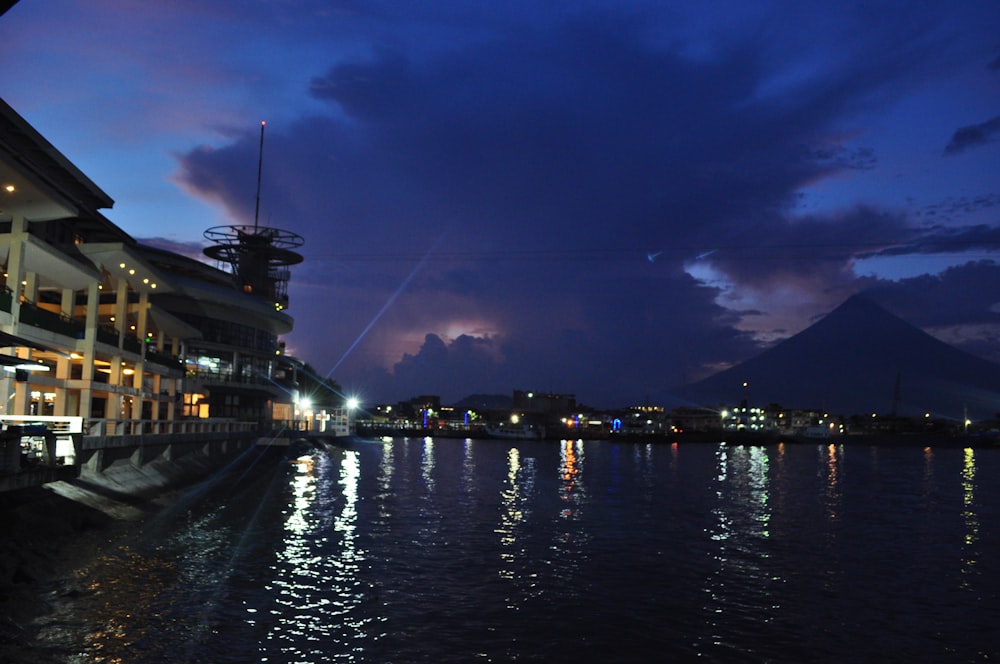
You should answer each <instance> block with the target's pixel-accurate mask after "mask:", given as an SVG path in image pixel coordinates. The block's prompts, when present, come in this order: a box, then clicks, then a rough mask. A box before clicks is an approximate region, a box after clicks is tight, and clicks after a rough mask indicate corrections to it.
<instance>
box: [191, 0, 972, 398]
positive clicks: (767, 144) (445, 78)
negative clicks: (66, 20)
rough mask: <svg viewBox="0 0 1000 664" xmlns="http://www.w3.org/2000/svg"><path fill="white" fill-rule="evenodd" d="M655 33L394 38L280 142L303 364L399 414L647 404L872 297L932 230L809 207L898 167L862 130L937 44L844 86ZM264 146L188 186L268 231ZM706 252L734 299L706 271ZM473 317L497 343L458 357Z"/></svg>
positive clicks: (249, 138)
mask: <svg viewBox="0 0 1000 664" xmlns="http://www.w3.org/2000/svg"><path fill="white" fill-rule="evenodd" d="M916 24H917V25H923V23H922V22H916ZM652 32H655V31H652V30H650V28H649V26H648V25H644V24H642V23H641V22H639V21H637V20H635V19H634V17H628V16H626V17H614V16H611V15H609V14H606V13H601V14H590V13H587V12H585V11H581V12H579V13H576V14H574V15H573V16H571V17H570V18H568V19H566V18H564V19H562V20H560V21H550V22H545V23H543V24H542V25H528V24H523V23H517V22H513V21H512V22H510V23H509V24H506V25H504V26H503V27H502V29H501V28H498V27H496V26H492V29H483V30H481V31H473V34H474V35H475V36H474V37H466V38H465V39H461V40H458V41H456V42H454V43H452V42H448V43H447V45H443V44H442V43H435V44H434V45H433V48H429V49H427V50H419V49H416V48H414V47H413V46H412V44H411V43H410V42H406V41H400V40H391V39H387V40H382V41H380V42H379V43H380V44H381V45H380V46H379V47H378V48H371V49H370V50H368V51H367V52H365V53H364V54H362V55H351V56H350V57H341V58H338V59H337V60H336V61H334V62H332V63H331V65H330V66H329V67H327V68H326V70H325V71H322V72H320V73H319V74H317V75H315V76H313V77H312V78H311V81H310V83H309V86H308V93H309V94H310V95H311V96H312V98H313V99H314V100H315V101H316V102H318V103H319V104H320V105H321V106H322V108H323V112H322V113H315V114H313V115H310V116H306V117H301V118H300V119H298V120H297V121H294V122H292V123H289V124H286V125H283V126H278V127H272V126H271V125H269V127H268V132H269V133H268V138H267V145H266V148H265V166H264V186H263V197H262V219H263V220H265V222H266V223H269V224H273V225H275V226H278V227H290V228H292V229H294V230H295V232H297V233H300V234H301V235H303V236H304V237H305V238H306V245H305V246H304V247H303V253H304V254H305V256H306V262H305V263H304V264H303V265H302V266H297V267H296V268H295V276H294V278H293V281H292V285H291V289H292V296H293V297H292V313H293V315H295V317H296V322H297V329H296V331H295V332H294V333H293V334H292V335H291V339H292V340H293V341H294V342H295V347H296V348H301V349H304V350H303V352H308V353H309V358H308V359H309V360H310V361H311V362H312V364H313V365H314V366H317V368H320V369H322V368H326V367H332V366H334V365H337V367H338V368H337V375H336V376H335V377H336V378H337V379H338V380H341V381H342V382H343V383H345V386H346V385H350V384H351V382H352V379H353V380H354V381H355V382H357V383H358V384H359V385H360V386H362V387H366V388H367V389H372V390H378V392H379V393H380V394H384V395H385V396H386V398H387V399H388V398H390V395H391V399H401V398H406V397H407V396H412V395H410V394H406V392H407V391H414V392H422V393H423V392H436V393H440V394H442V395H450V396H451V398H453V399H454V398H460V397H461V396H464V393H463V392H469V391H474V392H483V391H490V390H493V389H499V388H500V387H502V386H506V390H509V389H512V388H513V387H515V386H522V387H525V388H530V389H546V390H547V389H552V390H555V391H569V392H576V393H578V396H579V397H580V398H581V399H583V400H585V401H589V402H596V403H598V404H608V403H612V402H615V403H616V402H619V401H625V400H626V399H641V398H642V396H643V395H644V394H646V393H651V394H654V395H655V393H656V392H657V390H662V389H663V386H665V385H676V384H678V383H680V382H684V379H687V380H692V379H694V378H696V377H699V376H700V375H701V373H702V372H703V371H705V368H706V367H710V366H720V365H723V364H725V363H727V362H732V361H734V360H738V359H742V358H745V357H748V356H749V355H750V354H752V353H754V352H756V350H758V349H759V348H760V343H761V342H762V341H763V342H766V341H768V340H769V339H770V338H774V337H776V336H778V335H781V334H786V333H788V332H790V331H797V327H798V328H800V327H801V325H802V324H803V323H802V321H807V320H808V319H809V317H810V316H813V315H816V314H818V313H822V312H825V311H828V310H830V309H831V308H833V306H835V305H836V304H838V303H839V301H840V300H842V299H844V298H846V297H847V296H848V295H850V294H851V293H852V292H855V291H856V290H858V289H859V288H862V287H864V286H866V285H868V284H869V283H870V281H871V280H870V279H859V278H858V277H856V276H855V275H854V274H853V273H852V271H851V261H852V260H853V259H854V257H855V256H858V255H866V254H873V253H876V252H880V251H889V250H891V249H892V248H893V247H897V246H909V247H911V248H912V247H914V246H916V244H915V243H917V242H919V241H920V240H921V238H922V237H924V236H925V235H927V233H925V232H922V231H921V230H920V229H918V228H914V227H913V226H912V225H911V222H910V220H908V219H907V218H905V217H904V216H902V215H901V214H900V213H898V212H892V211H888V210H884V209H881V208H879V207H876V206H873V205H854V206H850V207H848V208H846V209H842V210H839V211H837V212H834V213H829V214H824V215H811V216H801V215H798V214H797V213H796V210H795V204H796V201H797V200H798V195H799V193H800V192H801V191H802V189H803V188H805V187H809V186H814V185H816V184H817V183H821V182H823V181H825V180H828V179H832V178H836V177H844V176H845V175H847V174H850V173H855V172H859V171H872V170H875V169H877V168H878V166H879V164H880V157H879V154H878V152H877V150H876V149H875V148H873V147H870V146H867V145H865V144H864V142H863V141H860V142H859V140H858V138H857V137H858V135H859V132H858V131H857V126H856V125H857V124H858V122H859V117H861V116H862V115H863V113H864V112H867V111H869V110H870V109H871V108H873V107H875V108H877V107H879V105H880V104H887V103H889V102H891V100H892V98H893V97H892V95H891V94H890V93H888V92H887V90H889V89H891V90H897V89H900V88H902V89H905V88H907V87H908V86H910V85H914V84H915V83H914V81H915V80H916V78H917V76H916V75H915V74H914V73H913V72H914V71H919V67H915V65H916V64H919V63H921V62H924V61H932V60H933V58H934V57H935V53H936V50H935V47H936V45H937V42H936V41H934V40H932V39H928V38H922V36H921V35H915V34H914V33H913V31H912V30H910V31H903V32H902V33H899V34H893V35H886V34H884V33H877V34H876V33H875V32H872V33H865V34H863V35H859V38H858V40H857V41H856V42H853V46H852V51H851V57H844V59H843V60H842V61H838V62H836V66H828V67H816V68H807V69H804V70H802V71H799V72H797V73H796V75H795V76H779V73H778V72H776V70H775V63H776V62H787V61H782V60H781V59H779V58H778V57H777V53H778V51H779V50H780V48H779V46H787V44H778V43H776V42H774V40H773V39H772V37H773V35H771V34H767V33H761V34H756V35H755V34H746V33H744V34H742V35H741V36H739V37H736V38H728V39H717V40H715V41H714V42H713V43H712V44H711V48H710V49H708V50H705V49H695V52H696V53H697V55H692V47H691V44H690V43H686V44H682V43H680V42H676V41H672V40H670V39H659V40H655V39H652V38H651V37H650V35H651V33H652ZM797 47H798V48H799V49H807V48H808V46H807V45H805V44H798V45H797ZM776 78H781V86H780V87H781V90H782V94H780V95H778V94H775V93H774V90H775V87H774V85H775V80H776ZM256 151H257V136H256V135H255V132H253V131H249V130H248V131H247V132H246V133H245V135H243V136H242V137H240V138H239V139H238V140H235V141H234V142H233V143H232V144H231V145H227V146H221V147H211V148H209V147H201V148H198V149H194V150H191V151H189V152H187V153H185V154H184V155H182V157H181V159H180V163H181V173H180V176H179V177H180V179H181V181H182V182H183V183H184V185H185V186H186V187H187V188H188V189H189V190H190V191H192V192H194V193H195V194H196V195H198V196H201V197H203V198H205V199H206V200H212V201H218V202H220V203H221V204H222V205H224V206H225V207H226V208H227V209H228V210H229V212H230V214H231V215H232V216H233V217H234V219H238V220H243V221H246V220H248V219H252V209H253V202H254V196H253V186H254V184H255V175H256V173H255V167H256V163H257V162H256ZM922 233H923V235H922ZM924 239H925V240H927V241H928V242H929V241H930V239H931V238H930V236H929V235H927V237H925V238H924ZM944 239H945V238H944V236H941V237H939V238H937V240H938V241H942V240H944ZM969 239H971V235H970V236H969ZM651 253H654V254H657V259H656V261H653V262H650V261H649V260H648V259H647V256H648V255H650V254H651ZM699 255H700V256H701V257H702V258H701V261H700V263H702V264H703V265H705V266H706V267H709V268H711V269H712V270H713V271H714V275H716V277H717V281H714V282H710V281H706V280H701V281H699V279H698V278H695V276H692V275H693V274H694V275H696V276H697V272H696V271H692V270H691V268H690V264H689V262H690V261H691V259H692V257H694V256H699ZM685 266H687V267H688V271H687V272H686V271H685ZM299 302H306V303H308V304H307V305H306V306H305V307H304V308H299V307H300V306H301V305H299V304H297V303H299ZM387 302H392V305H391V306H390V307H388V308H386V309H385V310H384V312H383V311H382V308H383V306H384V304H385V303H387ZM751 310H756V311H760V312H762V313H761V314H760V315H750V314H749V312H750V311H751ZM380 312H381V313H380ZM793 313H794V320H793V315H792V314H793ZM376 318H377V320H375V319H376ZM373 320H375V323H374V324H372V322H373ZM451 321H484V325H485V327H488V328H489V329H491V330H494V331H495V333H494V334H491V335H490V336H488V337H486V336H484V337H475V336H469V335H466V336H462V335H460V336H459V337H457V338H455V339H453V340H449V339H450V337H449V336H448V335H447V334H446V331H445V328H447V326H448V325H449V324H450V322H451ZM796 321H798V322H796ZM317 330H319V332H317ZM364 330H369V331H368V332H364ZM318 336H321V337H322V342H319V341H318V340H317V338H316V337H318ZM305 349H308V351H306V350H305ZM348 349H350V350H349V351H348ZM345 352H346V355H345ZM342 356H343V357H344V359H343V362H342V363H340V358H341V357H342ZM338 363H339V364H338ZM506 390H501V391H506Z"/></svg>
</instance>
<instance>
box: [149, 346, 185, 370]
mask: <svg viewBox="0 0 1000 664" xmlns="http://www.w3.org/2000/svg"><path fill="white" fill-rule="evenodd" d="M146 361H147V362H154V363H156V364H159V365H160V366H163V367H169V368H171V369H183V368H184V363H183V362H181V361H180V360H179V359H177V358H176V357H174V356H173V355H168V354H166V353H161V352H160V351H158V350H155V349H154V348H153V347H152V346H148V345H147V346H146Z"/></svg>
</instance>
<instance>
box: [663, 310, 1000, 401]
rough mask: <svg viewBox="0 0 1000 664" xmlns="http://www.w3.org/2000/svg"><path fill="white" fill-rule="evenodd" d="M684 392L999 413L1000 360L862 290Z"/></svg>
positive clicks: (712, 397)
mask: <svg viewBox="0 0 1000 664" xmlns="http://www.w3.org/2000/svg"><path fill="white" fill-rule="evenodd" d="M744 382H746V383H747V387H746V388H744V387H743V383H744ZM679 392H680V393H681V394H682V395H683V396H684V397H685V398H686V399H688V400H690V401H694V402H697V403H700V404H703V405H706V406H713V405H718V404H729V405H732V404H734V403H737V402H739V401H740V400H741V399H743V398H744V397H746V398H747V399H748V400H749V402H750V404H751V405H760V406H764V405H767V404H771V403H777V404H781V405H782V406H784V407H786V408H816V409H822V410H826V411H828V412H830V413H837V414H841V415H854V414H868V413H879V414H888V413H896V414H898V415H923V414H924V413H930V414H931V416H933V417H938V418H951V419H961V418H963V417H964V416H965V415H966V414H967V415H968V416H969V417H971V418H973V419H984V418H989V417H993V416H994V415H995V414H996V413H998V412H1000V365H998V364H995V363H993V362H989V361H987V360H984V359H982V358H979V357H976V356H974V355H971V354H969V353H966V352H964V351H961V350H959V349H957V348H955V347H953V346H950V345H948V344H946V343H944V342H943V341H940V340H938V339H935V338H934V337H932V336H931V335H929V334H927V333H926V332H924V331H923V330H921V329H919V328H917V327H915V326H913V325H911V324H910V323H907V322H906V321H904V320H902V319H901V318H899V317H898V316H895V315H893V314H891V313H889V312H888V311H886V310H885V309H883V308H882V307H880V306H878V305H877V304H875V303H874V302H872V301H871V300H869V299H867V298H865V297H863V296H859V295H855V296H853V297H851V298H850V299H848V300H847V301H846V302H844V303H843V304H841V305H840V306H839V307H837V308H836V309H834V310H833V311H832V312H830V313H829V314H827V315H826V316H825V317H823V318H822V319H821V320H819V321H818V322H816V323H815V324H814V325H812V326H811V327H808V328H806V329H805V330H803V331H802V332H800V333H798V334H796V335H795V336H792V337H790V338H788V339H786V340H784V341H782V342H781V343H779V344H777V345H775V346H773V347H772V348H770V349H768V350H767V351H765V352H763V353H761V354H760V355H758V356H756V357H754V358H752V359H750V360H748V361H746V362H743V363H742V364H739V365H737V366H734V367H731V368H729V369H726V370H725V371H721V372H719V373H717V374H714V375H712V376H709V377H708V378H705V379H704V380H701V381H699V382H697V383H693V384H691V385H688V386H685V387H683V388H681V389H680V390H679Z"/></svg>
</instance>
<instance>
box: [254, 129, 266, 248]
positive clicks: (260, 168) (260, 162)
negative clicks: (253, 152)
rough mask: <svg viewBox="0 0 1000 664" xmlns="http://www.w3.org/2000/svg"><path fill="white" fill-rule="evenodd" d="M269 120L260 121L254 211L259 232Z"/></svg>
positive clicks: (255, 226) (255, 230)
mask: <svg viewBox="0 0 1000 664" xmlns="http://www.w3.org/2000/svg"><path fill="white" fill-rule="evenodd" d="M266 124H267V122H266V121H264V120H261V121H260V150H259V151H258V153H257V206H256V207H255V208H254V211H253V230H254V233H256V232H257V220H258V219H259V218H260V176H261V172H262V171H263V170H264V125H266Z"/></svg>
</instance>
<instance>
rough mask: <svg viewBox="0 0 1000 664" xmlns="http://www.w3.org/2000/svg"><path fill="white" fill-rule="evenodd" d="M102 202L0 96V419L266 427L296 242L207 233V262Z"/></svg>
mask: <svg viewBox="0 0 1000 664" xmlns="http://www.w3.org/2000/svg"><path fill="white" fill-rule="evenodd" d="M112 205H113V200H112V199H111V197H110V196H108V195H107V194H106V193H105V192H103V191H102V190H101V189H100V188H99V187H98V186H97V185H96V184H94V183H93V182H92V181H91V180H90V179H88V178H87V177H86V176H85V175H84V174H83V173H82V172H80V170H79V169H77V168H76V167H75V166H74V165H73V164H72V163H70V161H69V160H68V159H67V158H66V157H65V156H63V155H62V154H61V153H60V152H59V151H58V150H56V149H55V147H53V146H52V145H51V144H50V143H49V142H48V141H47V140H46V139H45V138H44V137H42V136H41V135H40V134H39V133H38V132H37V131H36V130H35V129H33V128H32V127H31V126H30V125H29V124H28V123H27V122H26V121H25V120H24V119H23V118H21V117H20V116H19V115H18V114H17V113H16V112H15V111H14V110H13V109H12V108H11V107H10V106H8V105H7V104H6V103H5V102H3V101H2V100H0V264H2V268H3V270H2V275H3V276H2V281H0V286H2V288H0V345H2V348H0V365H2V369H3V370H2V371H0V395H2V396H3V397H4V398H2V399H0V417H3V418H4V421H5V422H7V423H11V422H14V421H21V420H23V419H24V418H33V419H35V420H38V421H46V420H47V419H48V418H56V419H60V418H80V420H81V422H82V424H81V428H82V432H81V433H83V434H84V435H86V434H90V435H136V434H147V433H152V434H156V433H165V432H169V431H171V430H172V429H171V428H170V427H169V426H168V425H170V424H171V423H174V422H178V421H184V420H190V419H202V420H204V419H211V420H228V421H233V422H249V423H253V425H254V426H256V427H259V426H261V425H262V424H264V423H268V422H270V421H271V420H272V417H273V412H274V409H275V407H276V405H277V404H281V403H288V402H291V401H292V399H293V393H294V388H295V375H296V372H295V370H294V368H292V369H291V370H286V369H287V365H289V364H290V363H291V362H290V360H289V358H285V357H284V354H283V346H282V344H281V343H280V341H279V337H280V335H282V334H285V333H287V332H289V331H291V329H292V324H293V321H292V318H291V317H290V316H289V315H288V313H287V308H288V295H287V283H288V277H289V271H288V269H287V268H288V266H289V265H292V264H295V263H297V262H299V261H301V260H302V257H301V256H300V255H299V254H298V253H296V252H295V251H294V249H295V248H296V247H298V246H299V245H301V243H302V239H301V238H300V237H299V236H297V235H295V234H294V233H289V232H287V231H280V230H277V229H272V228H268V227H261V226H257V224H256V223H255V224H254V225H253V226H229V227H219V228H216V229H210V230H209V231H207V232H206V237H207V238H208V239H209V240H210V241H211V242H212V244H211V246H210V247H209V248H208V249H207V250H206V254H208V256H209V257H210V258H213V259H215V260H216V261H218V265H219V266H218V267H214V266H212V265H208V264H206V263H203V262H201V261H198V260H195V259H193V258H190V257H186V256H181V255H178V254H175V253H172V252H168V251H164V250H162V249H157V248H154V247H150V246H145V245H142V244H140V243H139V242H138V241H137V240H135V239H134V238H132V237H131V236H130V235H128V234H127V233H126V232H125V231H123V230H122V229H121V228H119V227H117V226H116V225H115V224H114V223H112V222H111V221H110V220H108V219H107V218H106V217H105V216H104V215H103V214H102V212H101V211H102V210H104V209H108V208H111V207H112ZM279 375H283V376H285V379H284V380H280V379H277V376H279ZM19 418H20V419H19Z"/></svg>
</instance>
